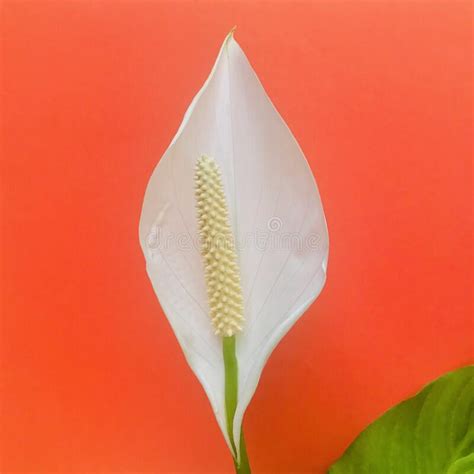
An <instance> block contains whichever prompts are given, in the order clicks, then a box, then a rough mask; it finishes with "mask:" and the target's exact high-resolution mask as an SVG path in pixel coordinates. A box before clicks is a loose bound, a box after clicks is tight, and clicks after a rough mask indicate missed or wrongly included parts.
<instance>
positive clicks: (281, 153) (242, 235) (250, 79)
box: [222, 40, 328, 443]
mask: <svg viewBox="0 0 474 474" xmlns="http://www.w3.org/2000/svg"><path fill="white" fill-rule="evenodd" d="M226 53H227V54H226V57H225V59H226V61H227V62H228V68H229V78H230V103H231V112H230V115H231V117H230V121H231V124H232V138H233V153H232V156H231V157H230V158H231V160H232V162H233V168H232V170H233V179H232V181H233V183H234V187H233V190H232V191H233V193H234V197H233V201H232V202H233V203H234V231H236V234H237V235H238V241H239V244H240V255H239V256H240V265H241V275H242V284H243V292H244V301H245V317H246V326H245V328H244V331H243V333H242V335H241V336H240V337H239V339H238V342H237V344H238V346H237V352H238V360H239V394H238V407H237V411H236V415H235V420H234V439H235V440H236V442H237V443H238V440H239V439H240V427H241V422H242V417H243V414H244V411H245V409H246V408H247V405H248V403H249V402H250V399H251V398H252V396H253V394H254V392H255V389H256V387H257V383H258V380H259V378H260V374H261V371H262V369H263V367H264V365H265V362H266V361H267V359H268V357H269V356H270V354H271V352H272V350H273V349H274V348H275V346H276V345H277V344H278V342H279V341H280V340H281V338H282V337H283V336H284V335H285V334H286V332H287V331H288V330H289V329H290V328H291V326H292V325H293V324H294V322H295V321H296V320H297V319H298V318H299V317H300V316H301V315H302V314H303V313H304V311H305V310H306V309H307V308H308V306H309V305H310V304H311V303H312V302H313V301H314V300H315V298H316V297H317V296H318V295H319V293H320V291H321V289H322V287H323V286H324V282H325V278H326V266H327V258H328V233H327V227H326V221H325V217H324V212H323V208H322V204H321V200H320V197H319V193H318V189H317V186H316V183H315V181H314V178H313V175H312V173H311V170H310V168H309V166H308V163H307V161H306V159H305V157H304V155H303V153H302V151H301V149H300V147H299V146H298V144H297V142H296V141H295V139H294V137H293V135H292V134H291V132H290V130H289V129H288V127H287V125H286V124H285V122H284V121H283V120H282V118H281V117H280V115H279V114H278V112H277V111H276V110H275V108H274V107H273V105H272V103H271V102H270V99H269V98H268V96H267V95H266V93H265V91H264V89H263V87H262V85H261V84H260V82H259V80H258V78H257V76H256V75H255V72H254V71H253V69H252V67H251V66H250V64H249V63H248V61H247V58H246V57H245V55H244V53H243V52H242V50H241V49H240V47H239V45H238V44H237V43H236V42H235V41H234V40H230V41H229V42H228V44H227V48H226ZM223 60H224V58H223V59H222V61H223ZM294 100H298V92H297V91H295V93H294ZM308 126H309V127H311V123H309V124H308ZM232 191H231V190H230V191H229V192H230V193H232ZM231 200H232V197H231ZM252 238H253V239H252ZM251 240H253V242H252V241H251ZM255 240H256V241H255Z"/></svg>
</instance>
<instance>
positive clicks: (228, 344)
mask: <svg viewBox="0 0 474 474" xmlns="http://www.w3.org/2000/svg"><path fill="white" fill-rule="evenodd" d="M222 353H223V356H224V370H225V409H226V420H227V434H228V435H229V439H230V444H231V446H232V451H233V455H234V466H235V472H236V473H237V474H250V464H249V459H248V456H247V450H246V447H245V440H244V431H243V430H241V431H240V463H237V449H236V447H235V442H234V415H235V409H236V408H237V392H238V387H239V386H238V373H239V367H238V364H237V357H236V355H235V336H231V337H224V338H222Z"/></svg>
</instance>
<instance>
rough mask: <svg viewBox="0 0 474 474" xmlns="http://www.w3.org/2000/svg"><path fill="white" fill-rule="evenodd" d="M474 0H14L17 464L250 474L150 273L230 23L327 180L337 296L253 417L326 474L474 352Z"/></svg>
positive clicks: (284, 468)
mask: <svg viewBox="0 0 474 474" xmlns="http://www.w3.org/2000/svg"><path fill="white" fill-rule="evenodd" d="M470 8H471V7H470V2H429V1H426V2H355V1H354V2H338V1H336V2H317V1H313V2H301V3H293V2H289V1H288V2H281V1H274V2H240V3H227V2H220V3H218V2H194V1H192V2H191V1H188V2H181V1H175V2H159V1H155V2H145V1H143V2H142V1H139V2H132V1H128V2H125V1H122V2H108V1H102V2H99V1H75V2H69V1H62V2H61V1H56V2H41V1H36V2H26V1H18V2H12V1H6V2H5V1H4V2H2V17H1V28H2V34H1V36H2V39H3V56H2V59H1V68H0V69H1V70H2V71H3V78H2V79H3V83H2V101H3V103H2V119H3V124H2V128H3V135H2V139H1V140H2V143H1V145H2V159H1V168H2V182H3V183H2V188H1V199H2V209H1V211H2V214H1V219H2V220H1V239H2V247H1V249H2V251H1V300H2V302H1V304H2V306H1V309H2V321H1V323H2V326H1V336H2V338H1V364H2V369H1V410H2V411H1V419H0V449H1V451H0V454H1V459H0V471H1V472H2V474H8V473H14V472H17V473H18V472H34V473H43V472H57V473H73V472H77V473H79V472H80V473H87V474H92V473H99V472H100V473H115V472H126V473H135V472H147V473H171V472H182V473H198V472H199V473H209V472H218V473H226V472H229V473H230V472H232V462H231V458H230V455H229V453H228V451H227V448H226V446H225V444H224V441H223V438H222V436H221V434H220V432H219V430H218V428H217V424H216V422H215V420H214V417H213V414H212V412H211V409H210V406H209V404H208V401H207V399H206V397H205V395H204V392H203V390H202V389H201V387H200V385H199V383H198V382H197V380H196V379H195V378H194V376H193V374H192V373H191V371H190V370H189V369H188V367H187V365H186V363H185V360H184V357H183V355H182V353H181V351H180V348H179V346H178V344H177V342H176V340H175V338H174V336H173V334H172V332H171V330H170V327H169V325H168V323H167V321H166V320H165V318H164V316H163V314H162V312H161V309H160V306H159V304H158V302H157V300H156V298H155V296H154V294H153V291H152V287H151V284H150V283H149V281H148V279H147V276H146V274H145V265H144V259H143V256H142V253H141V250H140V247H139V243H138V235H137V233H138V219H139V215H140V209H141V203H142V198H143V194H144V191H145V186H146V184H147V181H148V178H149V176H150V174H151V171H152V169H153V167H154V166H155V164H156V162H157V161H158V159H159V157H160V156H161V155H162V153H163V152H164V150H165V149H166V147H167V146H168V144H169V142H170V140H171V138H172V137H173V135H174V133H175V132H176V130H177V128H178V125H179V124H180V122H181V119H182V116H183V113H184V111H185V109H186V107H187V105H188V104H189V102H190V101H191V98H192V97H193V95H194V94H195V93H196V92H197V90H198V89H199V88H200V87H201V85H202V83H203V81H204V80H205V78H206V77H207V75H208V73H209V72H210V69H211V66H212V64H213V62H214V60H215V58H216V55H217V52H218V49H219V47H220V45H221V42H222V40H223V39H224V36H225V35H226V33H227V32H228V31H229V29H230V28H231V27H232V26H233V25H234V24H236V25H238V29H237V32H236V39H237V40H238V41H239V42H240V44H241V46H242V47H243V49H244V50H245V51H246V53H247V55H248V57H249V59H250V61H251V62H252V64H253V66H254V68H255V70H256V72H257V74H258V75H259V76H260V78H261V80H262V82H263V84H264V86H265V88H266V90H267V92H268V93H269V95H270V97H271V98H272V99H273V101H274V103H275V104H276V106H277V108H278V109H279V110H280V112H281V113H282V115H283V117H284V118H285V119H286V121H287V122H288V124H289V125H290V127H291V129H292V130H293V132H294V134H295V135H296V137H297V139H298V141H299V143H300V144H301V146H302V148H303V150H304V151H305V153H306V156H307V157H308V160H309V161H310V164H311V167H312V169H313V171H314V173H315V175H316V177H317V180H318V183H319V187H320V191H321V195H322V198H323V201H324V205H325V210H326V214H327V220H328V225H329V231H330V238H331V252H330V260H329V278H328V282H327V286H326V288H325V289H324V291H323V293H322V295H321V296H320V298H319V299H318V300H317V302H316V303H315V304H314V305H313V306H312V307H311V309H310V310H309V311H308V312H307V314H306V316H305V317H303V318H302V319H301V320H300V321H299V322H298V324H297V325H296V326H295V328H294V329H293V330H292V331H291V332H290V333H289V335H288V336H287V337H286V338H285V339H284V340H283V342H282V343H281V344H280V345H279V347H278V348H277V349H276V351H275V353H274V354H273V356H272V357H271V359H270V361H269V363H268V365H267V367H266V369H265V371H264V374H263V377H262V379H261V381H260V385H259V388H258V390H257V393H256V395H255V397H254V399H253V401H252V403H251V405H250V408H249V411H248V413H247V416H246V420H245V430H246V436H247V443H248V449H249V455H250V458H251V461H252V464H253V467H254V472H255V473H264V472H265V473H277V472H287V473H297V472H301V473H303V472H304V473H306V472H313V473H323V472H324V469H325V468H327V466H328V465H329V464H330V463H331V462H333V461H334V460H335V459H336V458H337V457H338V456H340V455H341V453H342V452H343V450H344V449H345V447H347V446H348V444H349V443H350V442H351V440H352V439H353V438H354V437H355V436H356V435H357V434H358V433H359V432H360V430H361V429H363V428H364V427H365V426H366V425H367V424H368V423H369V422H370V421H371V420H373V419H374V418H376V417H377V416H379V415H380V414H381V413H382V412H383V411H384V410H386V409H387V408H388V407H390V406H391V405H393V404H395V403H396V402H398V401H400V400H401V399H402V398H404V397H407V396H409V395H410V394H412V393H414V392H415V391H416V390H418V389H419V388H420V387H421V386H422V385H423V384H425V383H426V382H428V381H430V380H431V379H433V378H435V377H437V376H438V375H440V374H442V373H443V372H446V371H448V370H451V369H454V368H456V367H459V366H462V365H465V364H467V363H469V362H470V361H472V360H473V339H472V337H473V327H472V319H471V317H472V300H471V290H472V287H471V285H472V224H473V222H472V207H471V205H472V204H471V203H472V195H471V179H472V173H471V126H472V123H471V105H472V103H471V87H472V81H471V75H470V74H471V65H472V51H471V38H470V33H471V32H470V29H471V19H472V16H471V11H470Z"/></svg>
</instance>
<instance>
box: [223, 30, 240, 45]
mask: <svg viewBox="0 0 474 474" xmlns="http://www.w3.org/2000/svg"><path fill="white" fill-rule="evenodd" d="M236 29H237V25H234V26H233V27H232V28H231V30H230V31H229V33H227V36H226V37H225V40H224V43H225V44H227V43H228V42H229V41H231V40H232V39H234V32H235V30H236Z"/></svg>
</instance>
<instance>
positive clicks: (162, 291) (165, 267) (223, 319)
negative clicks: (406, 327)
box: [140, 32, 328, 472]
mask: <svg viewBox="0 0 474 474" xmlns="http://www.w3.org/2000/svg"><path fill="white" fill-rule="evenodd" d="M295 100H296V96H295ZM140 243H141V246H142V249H143V252H144V255H145V259H146V267H147V272H148V275H149V277H150V280H151V282H152V284H153V288H154V290H155V293H156V295H157V297H158V299H159V301H160V303H161V306H162V308H163V310H164V312H165V314H166V316H167V318H168V320H169V322H170V324H171V326H172V328H173V331H174V333H175V334H176V337H177V339H178V341H179V343H180V345H181V347H182V349H183V352H184V354H185V357H186V359H187V361H188V363H189V365H190V366H191V369H192V370H193V371H194V373H195V374H196V376H197V378H198V379H199V381H200V382H201V384H202V386H203V388H204V390H205V391H206V394H207V396H208V398H209V401H210V403H211V405H212V408H213V411H214V414H215V416H216V419H217V422H218V424H219V427H220V429H221V430H222V433H223V435H224V438H225V440H226V442H227V444H228V446H229V449H230V450H231V453H232V455H233V457H234V462H235V466H236V470H237V471H238V472H250V468H249V465H248V460H247V456H246V452H245V445H244V442H243V436H242V420H243V416H244V413H245V410H246V408H247V406H248V404H249V402H250V400H251V398H252V396H253V394H254V392H255V389H256V387H257V383H258V380H259V378H260V375H261V373H262V370H263V367H264V365H265V363H266V361H267V359H268V357H269V356H270V354H271V352H272V351H273V349H274V348H275V346H276V345H277V344H278V342H279V341H280V340H281V339H282V337H283V336H284V335H285V334H286V333H287V332H288V330H289V329H290V328H291V327H292V326H293V324H294V323H295V321H296V320H297V319H298V318H299V317H300V316H301V315H302V314H303V313H304V312H305V310H306V309H307V308H308V307H309V306H310V304H311V303H312V302H313V301H314V300H315V299H316V297H317V296H318V295H319V293H320V291H321V289H322V288H323V286H324V282H325V278H326V266H327V258H328V234H327V228H326V222H325V217H324V212H323V208H322V204H321V200H320V197H319V193H318V189H317V186H316V183H315V181H314V178H313V175H312V173H311V170H310V168H309V166H308V163H307V161H306V159H305V157H304V155H303V153H302V151H301V149H300V147H299V146H298V144H297V142H296V140H295V139H294V137H293V135H292V134H291V132H290V130H289V129H288V127H287V126H286V124H285V122H284V121H283V120H282V118H281V117H280V115H279V114H278V112H277V111H276V110H275V108H274V106H273V105H272V103H271V101H270V99H269V98H268V96H267V95H266V93H265V91H264V89H263V87H262V85H261V83H260V82H259V80H258V78H257V76H256V74H255V73H254V71H253V69H252V67H251V66H250V64H249V62H248V60H247V58H246V57H245V55H244V53H243V52H242V50H241V49H240V47H239V45H238V44H237V42H236V41H235V40H234V37H233V32H231V33H230V34H229V35H228V36H227V38H226V39H225V41H224V44H223V45H222V48H221V50H220V53H219V55H218V58H217V61H216V63H215V65H214V67H213V69H212V71H211V74H210V76H209V77H208V79H207V80H206V82H205V84H204V86H203V87H202V89H201V90H200V91H199V92H198V94H197V95H196V96H195V98H194V99H193V101H192V103H191V105H190V106H189V108H188V110H187V112H186V114H185V116H184V119H183V122H182V123H181V126H180V127H179V130H178V132H177V134H176V136H175V137H174V139H173V140H172V142H171V144H170V146H169V147H168V149H167V150H166V152H165V154H164V155H163V157H162V158H161V160H160V162H159V163H158V165H157V167H156V168H155V170H154V172H153V175H152V177H151V179H150V181H149V184H148V187H147V190H146V194H145V199H144V203H143V210H142V215H141V219H140Z"/></svg>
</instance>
